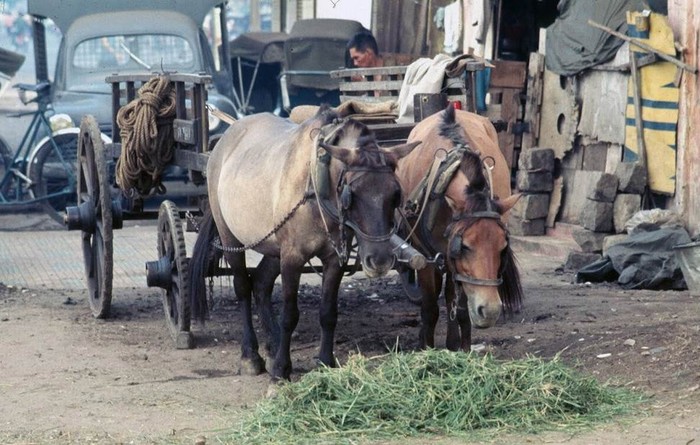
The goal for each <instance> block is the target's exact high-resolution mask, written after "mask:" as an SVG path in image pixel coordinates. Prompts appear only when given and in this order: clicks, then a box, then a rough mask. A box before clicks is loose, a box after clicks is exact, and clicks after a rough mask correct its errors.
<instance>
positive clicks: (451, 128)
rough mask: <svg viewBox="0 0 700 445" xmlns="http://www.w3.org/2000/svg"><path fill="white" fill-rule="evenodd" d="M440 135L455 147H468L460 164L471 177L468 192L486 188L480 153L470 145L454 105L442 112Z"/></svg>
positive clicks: (467, 175) (469, 177)
mask: <svg viewBox="0 0 700 445" xmlns="http://www.w3.org/2000/svg"><path fill="white" fill-rule="evenodd" d="M440 136H442V137H444V138H445V139H448V140H449V141H450V142H451V143H452V145H453V146H454V147H457V146H464V147H467V150H466V151H465V152H464V155H463V156H462V162H461V163H460V165H459V169H460V170H461V171H462V172H463V173H464V175H465V176H466V177H467V179H469V186H468V188H467V193H469V192H470V191H480V190H484V189H485V188H486V187H487V186H488V184H487V182H486V176H485V175H484V170H483V168H482V164H481V158H480V157H479V153H478V152H477V151H475V150H473V149H472V148H471V147H470V146H469V142H468V141H467V137H466V133H465V132H464V129H463V128H462V126H461V125H459V123H458V122H457V119H456V118H455V110H454V108H453V107H447V108H446V109H445V111H444V112H443V113H442V122H441V123H440Z"/></svg>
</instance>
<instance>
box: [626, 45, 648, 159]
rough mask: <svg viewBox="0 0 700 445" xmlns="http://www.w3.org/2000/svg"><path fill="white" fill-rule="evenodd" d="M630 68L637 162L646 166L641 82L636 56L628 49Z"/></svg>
mask: <svg viewBox="0 0 700 445" xmlns="http://www.w3.org/2000/svg"><path fill="white" fill-rule="evenodd" d="M630 70H631V71H632V98H633V100H634V126H635V128H636V130H637V151H639V163H640V164H641V165H642V166H643V167H644V168H646V166H647V162H646V145H645V143H644V121H643V120H642V98H641V92H640V89H639V88H640V86H641V82H640V79H639V70H638V68H637V58H636V57H635V55H634V51H630Z"/></svg>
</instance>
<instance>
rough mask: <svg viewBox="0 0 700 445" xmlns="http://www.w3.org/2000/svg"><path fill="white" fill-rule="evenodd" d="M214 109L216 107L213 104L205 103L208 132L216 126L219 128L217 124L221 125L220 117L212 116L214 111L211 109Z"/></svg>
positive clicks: (215, 128)
mask: <svg viewBox="0 0 700 445" xmlns="http://www.w3.org/2000/svg"><path fill="white" fill-rule="evenodd" d="M216 109H217V108H216V105H213V104H210V103H208V104H207V115H208V116H209V132H210V133H212V132H214V131H216V130H217V128H219V126H220V125H221V119H219V118H218V117H216V116H214V113H212V112H211V111H212V110H216Z"/></svg>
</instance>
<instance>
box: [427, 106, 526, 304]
mask: <svg viewBox="0 0 700 445" xmlns="http://www.w3.org/2000/svg"><path fill="white" fill-rule="evenodd" d="M440 136H442V137H444V138H446V139H448V140H450V142H452V144H453V145H454V146H458V145H463V146H465V147H467V150H466V151H465V152H464V155H463V157H462V161H461V163H460V166H459V168H460V170H461V171H462V172H463V173H464V174H465V176H466V177H467V179H468V180H469V185H468V186H467V187H466V188H465V190H464V193H465V197H466V199H465V206H464V213H463V214H462V215H461V216H460V218H459V220H457V221H455V222H454V223H453V224H452V227H451V230H452V231H454V230H457V229H462V230H466V229H468V228H469V227H471V226H472V225H473V224H474V223H476V221H477V220H478V218H477V217H474V216H470V215H473V214H474V213H475V212H483V211H494V212H498V213H499V214H503V208H502V206H500V205H499V204H498V202H497V201H494V200H493V199H492V198H491V192H490V190H489V185H488V182H487V181H486V176H485V175H484V171H483V167H482V163H481V158H480V157H479V153H478V152H476V151H474V150H472V149H471V148H470V147H469V143H468V142H467V140H466V134H465V132H464V129H463V128H462V127H461V126H460V125H459V123H458V122H457V121H456V119H455V110H454V108H452V107H448V108H447V109H445V111H444V112H443V115H442V122H441V124H440ZM498 223H499V224H500V225H501V226H502V227H503V229H504V230H505V229H506V228H505V226H503V223H502V222H501V221H500V220H499V221H498ZM506 233H507V232H506ZM499 272H500V275H501V277H502V278H503V283H502V284H501V285H499V286H498V292H499V294H500V296H501V301H502V302H503V307H504V309H505V311H506V313H507V314H509V315H512V314H513V313H514V312H517V311H519V310H520V308H521V306H522V298H523V290H522V287H521V284H520V273H519V272H518V267H517V263H516V260H515V256H514V255H513V251H512V249H511V248H510V243H508V246H507V247H506V248H505V249H504V250H503V251H502V252H501V270H500V271H499Z"/></svg>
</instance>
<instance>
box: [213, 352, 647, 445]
mask: <svg viewBox="0 0 700 445" xmlns="http://www.w3.org/2000/svg"><path fill="white" fill-rule="evenodd" d="M642 399H643V397H642V396H641V395H639V394H634V393H631V392H629V391H626V390H622V389H618V388H613V387H610V386H609V385H603V384H600V383H599V382H598V381H596V380H595V379H594V378H592V377H585V376H582V375H580V374H579V373H577V372H576V371H574V370H572V369H571V368H568V367H566V366H565V365H564V364H562V363H561V362H560V361H559V359H558V358H555V359H554V360H551V361H545V360H541V359H538V358H533V357H529V358H526V359H524V360H515V361H498V360H496V359H494V358H493V357H492V356H490V355H484V356H479V355H476V354H463V353H453V352H449V351H445V350H429V351H423V352H417V353H390V354H388V355H386V356H381V357H374V358H367V357H364V356H362V355H355V356H353V357H351V358H350V359H349V360H348V363H347V364H346V365H345V366H343V367H342V368H337V369H332V368H320V369H318V370H316V371H313V372H310V373H308V374H306V375H304V376H303V377H302V378H301V379H300V380H299V381H298V382H295V383H287V384H284V385H282V386H281V387H280V388H279V391H278V393H277V395H276V396H275V397H274V398H271V399H267V400H264V401H262V402H261V403H259V405H258V406H257V408H256V409H255V411H254V412H253V413H251V415H250V416H249V417H247V418H245V419H244V420H243V421H242V422H241V424H240V425H239V426H238V427H237V428H236V429H235V431H233V432H231V433H230V434H228V435H226V436H220V437H218V439H219V440H220V441H222V442H224V443H246V444H267V443H283V444H294V443H303V444H310V443H356V442H358V441H369V440H378V439H389V438H392V439H397V438H400V437H410V436H425V435H430V434H437V435H442V436H461V437H475V436H476V435H477V434H478V435H479V437H483V436H484V434H486V435H487V436H488V435H489V434H490V433H494V434H495V433H503V432H518V433H534V432H538V431H542V430H552V429H577V428H582V427H586V426H590V425H592V424H594V423H596V422H602V421H609V420H611V419H612V418H613V417H614V416H617V415H620V414H624V413H630V412H631V411H632V408H633V407H634V406H635V404H636V403H638V402H640V401H641V400H642Z"/></svg>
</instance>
